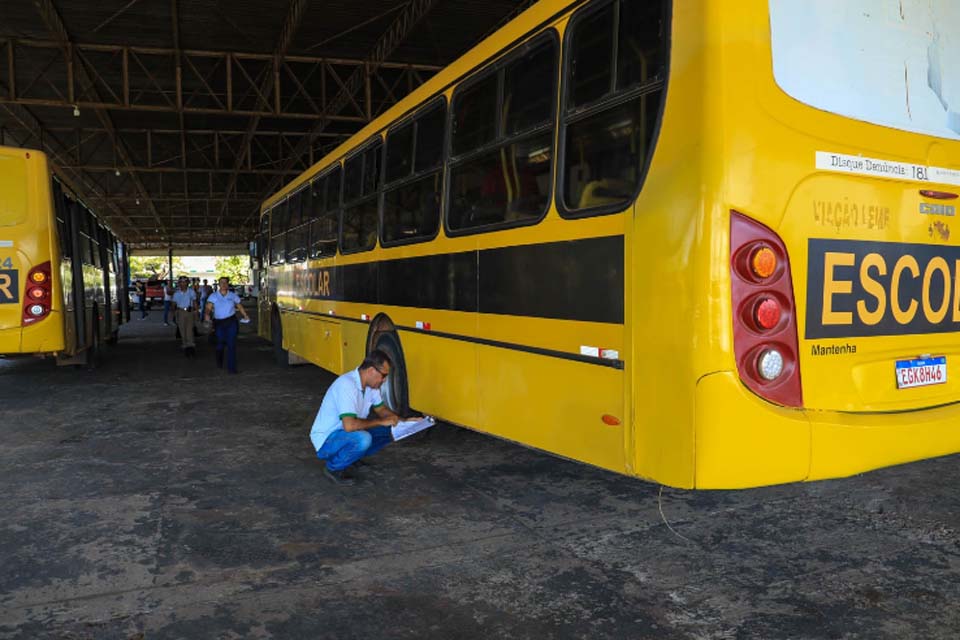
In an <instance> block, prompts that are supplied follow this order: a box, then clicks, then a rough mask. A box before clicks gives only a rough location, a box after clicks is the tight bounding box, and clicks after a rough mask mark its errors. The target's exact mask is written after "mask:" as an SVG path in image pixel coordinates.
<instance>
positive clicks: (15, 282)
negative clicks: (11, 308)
mask: <svg viewBox="0 0 960 640" xmlns="http://www.w3.org/2000/svg"><path fill="white" fill-rule="evenodd" d="M19 301H20V280H19V278H18V276H17V270H16V269H0V304H6V303H9V302H19Z"/></svg>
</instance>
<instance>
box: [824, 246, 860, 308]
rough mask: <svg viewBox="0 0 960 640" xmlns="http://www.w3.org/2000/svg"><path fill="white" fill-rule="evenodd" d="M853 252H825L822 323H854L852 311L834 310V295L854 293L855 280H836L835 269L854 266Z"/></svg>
mask: <svg viewBox="0 0 960 640" xmlns="http://www.w3.org/2000/svg"><path fill="white" fill-rule="evenodd" d="M854 259H855V258H854V255H853V254H852V253H839V252H836V251H827V252H826V253H824V254H823V313H822V324H824V325H828V324H852V323H853V312H852V311H834V310H833V296H834V295H839V294H842V293H853V282H851V281H849V280H834V279H833V270H834V268H836V267H852V266H853V263H854Z"/></svg>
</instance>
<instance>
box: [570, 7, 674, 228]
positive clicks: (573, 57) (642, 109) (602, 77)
mask: <svg viewBox="0 0 960 640" xmlns="http://www.w3.org/2000/svg"><path fill="white" fill-rule="evenodd" d="M614 25H619V29H617V33H616V34H615V33H614ZM661 28H662V5H661V4H660V3H641V2H635V1H633V2H631V1H627V0H621V1H619V2H613V3H610V4H608V5H606V6H604V7H601V8H600V9H598V10H588V13H586V14H583V15H581V16H576V17H575V18H574V20H573V24H572V26H571V35H570V46H569V60H568V62H567V64H568V69H569V73H568V78H569V79H568V85H567V88H566V95H567V102H566V117H565V122H564V125H565V127H564V133H562V134H561V135H563V136H564V158H563V172H562V177H561V180H562V189H561V193H562V207H561V213H564V212H567V213H572V214H574V215H585V214H591V213H610V212H613V211H617V210H622V208H623V207H624V206H626V205H627V204H628V203H629V202H630V201H631V200H632V199H633V198H635V197H636V194H637V191H638V190H639V186H640V180H641V177H642V175H643V172H644V170H645V165H646V162H647V160H648V158H650V156H651V155H652V154H651V153H650V152H651V148H652V143H653V134H654V132H655V130H656V124H657V121H658V120H659V117H660V105H661V102H662V100H661V98H662V92H663V69H662V60H663V54H662V49H663V46H664V38H663V34H662V33H661Z"/></svg>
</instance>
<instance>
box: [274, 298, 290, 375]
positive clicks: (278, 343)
mask: <svg viewBox="0 0 960 640" xmlns="http://www.w3.org/2000/svg"><path fill="white" fill-rule="evenodd" d="M270 337H271V339H272V340H273V359H274V360H276V361H277V364H278V365H280V366H281V367H286V366H288V365H289V364H290V354H289V353H287V350H286V349H284V348H283V325H282V324H280V311H279V310H278V309H276V308H274V310H273V316H272V317H271V319H270Z"/></svg>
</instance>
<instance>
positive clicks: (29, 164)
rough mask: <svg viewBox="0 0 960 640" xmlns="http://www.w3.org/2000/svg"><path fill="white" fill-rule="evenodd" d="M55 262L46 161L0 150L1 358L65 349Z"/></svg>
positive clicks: (29, 154) (34, 155)
mask: <svg viewBox="0 0 960 640" xmlns="http://www.w3.org/2000/svg"><path fill="white" fill-rule="evenodd" d="M57 259H58V253H57V250H56V236H55V230H54V225H53V216H52V213H51V198H50V170H49V167H48V164H47V158H46V156H45V155H44V154H42V153H40V152H38V151H32V150H26V149H16V148H9V147H0V355H14V354H45V353H55V352H59V351H61V350H62V349H63V347H64V336H63V322H62V317H61V313H60V303H59V296H57V295H55V294H56V288H55V287H56V284H57V282H58V280H59V277H58V275H59V274H58V273H57V269H56V264H57Z"/></svg>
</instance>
